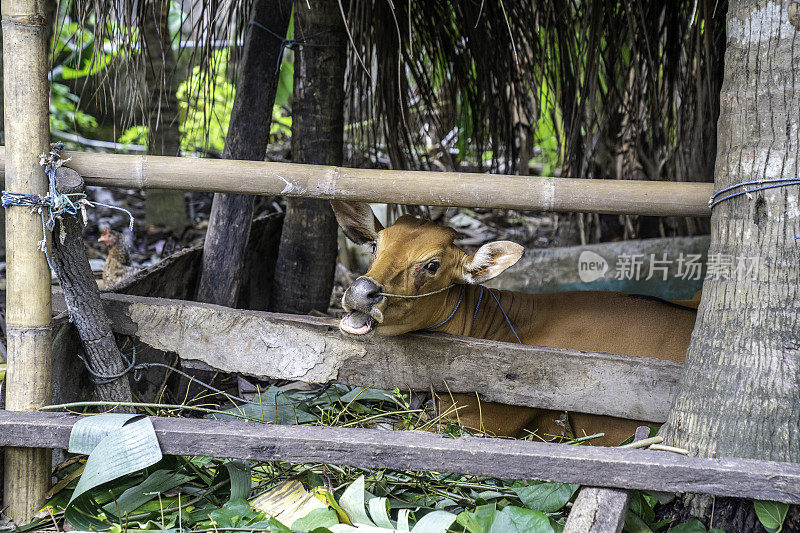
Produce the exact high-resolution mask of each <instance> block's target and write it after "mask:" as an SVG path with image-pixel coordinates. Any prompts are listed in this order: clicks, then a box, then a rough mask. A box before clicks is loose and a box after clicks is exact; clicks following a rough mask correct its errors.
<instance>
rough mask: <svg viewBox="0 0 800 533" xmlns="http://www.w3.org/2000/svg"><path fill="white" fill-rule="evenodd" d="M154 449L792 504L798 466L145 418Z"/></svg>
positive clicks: (5, 422)
mask: <svg viewBox="0 0 800 533" xmlns="http://www.w3.org/2000/svg"><path fill="white" fill-rule="evenodd" d="M76 420H78V417H77V416H74V415H68V414H62V413H30V412H11V411H2V412H0V446H8V445H15V446H31V447H48V448H64V447H66V446H67V444H68V441H69V433H70V430H71V429H72V425H73V424H74V423H75V421H76ZM152 420H153V425H154V427H155V430H156V435H157V436H158V440H159V443H160V444H161V449H162V451H163V452H164V453H166V454H173V455H207V456H211V457H235V458H239V459H253V460H258V461H289V462H293V463H310V462H323V463H331V464H340V465H351V466H358V467H362V468H394V469H403V470H430V471H435V472H459V473H463V474H474V475H485V476H493V477H501V478H516V479H538V480H543V481H560V482H564V483H582V484H587V485H594V486H598V487H615V488H627V489H650V490H660V491H668V492H699V493H707V494H716V495H720V496H738V497H743V498H758V499H763V500H774V501H782V502H787V503H800V464H794V463H776V462H771V461H756V460H752V459H700V458H697V457H685V456H682V455H678V454H671V453H665V452H652V451H648V450H630V449H621V448H602V447H592V446H573V445H565V444H548V443H541V442H529V441H514V440H503V439H478V438H472V437H464V438H458V439H451V438H445V437H442V436H440V435H435V434H432V433H425V432H416V431H393V432H391V433H388V432H387V431H386V430H377V429H344V428H333V427H325V426H273V425H266V424H256V423H248V422H231V421H216V420H205V419H182V418H155V417H154V418H152Z"/></svg>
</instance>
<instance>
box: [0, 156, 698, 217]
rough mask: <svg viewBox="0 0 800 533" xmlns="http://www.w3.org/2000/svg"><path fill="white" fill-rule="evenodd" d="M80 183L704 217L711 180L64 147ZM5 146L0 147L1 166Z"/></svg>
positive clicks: (538, 209)
mask: <svg viewBox="0 0 800 533" xmlns="http://www.w3.org/2000/svg"><path fill="white" fill-rule="evenodd" d="M65 157H71V158H72V161H70V162H69V163H67V166H69V167H71V168H74V169H75V170H77V171H78V172H80V174H81V175H82V176H83V177H84V179H85V180H86V183H87V185H102V186H106V187H127V188H131V187H135V188H142V189H147V188H153V189H185V190H195V191H211V192H234V193H244V194H261V195H280V196H294V197H305V198H323V199H340V200H355V201H368V202H389V203H396V204H412V205H419V204H422V205H442V206H463V207H484V208H497V209H523V210H535V211H581V212H593V213H622V214H624V213H627V214H632V215H633V214H636V215H658V216H701V217H707V216H710V215H711V211H710V209H709V208H708V198H709V196H710V195H711V193H712V187H713V184H711V183H686V182H667V181H636V180H590V179H575V178H551V177H521V176H508V175H499V174H476V173H461V172H422V171H411V170H379V169H356V168H344V167H331V166H321V165H301V164H296V163H271V162H257V161H230V160H215V159H200V158H191V157H160V156H148V155H116V154H97V153H90V152H66V153H65ZM4 163H5V150H4V149H3V148H2V147H0V170H2V168H4Z"/></svg>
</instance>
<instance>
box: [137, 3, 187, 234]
mask: <svg viewBox="0 0 800 533" xmlns="http://www.w3.org/2000/svg"><path fill="white" fill-rule="evenodd" d="M168 15H169V1H168V0H150V1H148V3H147V8H146V11H145V17H144V20H143V21H142V26H143V30H144V31H143V37H144V41H145V44H146V47H147V53H148V55H149V59H148V65H147V67H146V68H145V79H146V81H147V90H148V91H149V95H148V102H147V115H148V116H147V124H148V127H149V129H148V143H147V149H148V152H149V153H151V154H153V155H168V156H176V155H178V154H179V152H180V148H181V134H180V130H179V129H178V99H177V96H176V92H177V81H178V80H177V78H176V76H177V68H176V67H177V61H176V58H175V52H174V51H173V50H172V43H171V39H170V33H169V24H168ZM146 209H147V212H146V218H147V224H148V225H150V226H153V225H158V226H166V227H168V228H175V229H178V230H182V229H183V227H184V226H185V225H186V206H185V202H184V195H183V192H182V191H172V190H164V189H152V190H150V191H148V193H147V205H146Z"/></svg>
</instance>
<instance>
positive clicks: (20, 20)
mask: <svg viewBox="0 0 800 533" xmlns="http://www.w3.org/2000/svg"><path fill="white" fill-rule="evenodd" d="M6 23H9V24H16V25H18V26H36V27H45V26H46V25H47V17H45V16H44V15H41V14H39V13H34V14H29V15H5V16H4V17H3V24H6Z"/></svg>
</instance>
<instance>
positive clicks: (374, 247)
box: [372, 242, 378, 255]
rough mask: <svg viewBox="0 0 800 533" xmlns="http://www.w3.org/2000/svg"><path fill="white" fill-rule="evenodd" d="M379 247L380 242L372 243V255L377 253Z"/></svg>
mask: <svg viewBox="0 0 800 533" xmlns="http://www.w3.org/2000/svg"><path fill="white" fill-rule="evenodd" d="M377 249H378V243H376V242H373V243H372V255H375V251H376V250H377Z"/></svg>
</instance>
